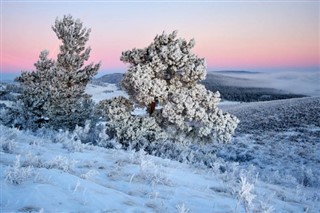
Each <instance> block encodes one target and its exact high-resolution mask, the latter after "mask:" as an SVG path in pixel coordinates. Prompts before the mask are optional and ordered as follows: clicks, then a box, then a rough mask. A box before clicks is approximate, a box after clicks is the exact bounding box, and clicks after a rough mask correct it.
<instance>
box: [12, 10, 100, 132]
mask: <svg viewBox="0 0 320 213" xmlns="http://www.w3.org/2000/svg"><path fill="white" fill-rule="evenodd" d="M52 29H53V31H54V32H55V33H56V35H57V37H58V39H60V40H62V45H61V46H60V52H59V54H58V56H57V60H56V61H55V60H52V59H49V58H48V55H49V52H48V51H47V50H45V51H42V52H41V53H40V56H39V60H38V61H37V62H36V63H35V64H34V65H35V68H36V70H35V71H32V72H22V73H21V76H20V77H18V78H17V81H19V82H20V84H21V85H22V88H23V92H22V95H21V96H20V103H19V104H20V105H21V107H19V108H18V109H19V114H20V116H19V118H20V120H19V121H16V123H20V125H21V126H22V127H24V128H31V129H33V130H35V129H37V128H40V127H51V128H53V129H61V128H62V129H74V128H75V126H76V125H79V126H84V125H85V121H86V120H87V119H89V118H90V116H91V114H92V109H93V102H92V100H91V99H90V96H89V95H88V94H86V93H85V88H86V85H87V83H88V82H89V81H90V80H91V79H92V77H93V76H94V75H95V74H96V73H97V71H98V69H99V67H100V64H96V65H93V64H89V65H86V66H84V63H85V62H86V61H87V60H88V58H89V55H90V50H91V49H90V48H85V44H86V42H87V41H88V39H89V34H90V31H91V30H90V29H86V28H84V27H83V25H82V22H81V21H80V20H75V19H74V18H73V17H72V16H70V15H69V16H64V17H63V19H62V20H59V19H56V22H55V25H54V26H53V27H52Z"/></svg>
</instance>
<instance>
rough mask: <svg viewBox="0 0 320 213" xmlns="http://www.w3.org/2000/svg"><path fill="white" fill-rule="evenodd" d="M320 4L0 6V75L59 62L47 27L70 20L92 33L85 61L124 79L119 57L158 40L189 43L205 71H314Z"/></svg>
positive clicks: (66, 3)
mask: <svg viewBox="0 0 320 213" xmlns="http://www.w3.org/2000/svg"><path fill="white" fill-rule="evenodd" d="M319 2H320V1H307V0H304V1H192V2H190V1H189V2H188V1H181V2H179V1H156V2H151V1H112V2H110V1H109V2H108V1H37V0H36V1H2V2H1V72H2V73H20V72H21V70H33V69H34V66H33V64H34V63H35V62H36V61H37V59H38V56H39V53H40V52H41V51H42V50H44V49H48V50H49V51H50V57H52V58H56V55H57V53H58V51H59V45H60V41H59V40H58V39H57V37H56V35H55V33H54V32H53V31H52V29H51V26H52V25H53V24H54V22H55V19H56V17H59V18H62V17H63V15H64V14H71V15H72V16H73V17H75V18H79V19H81V20H82V21H83V23H84V26H86V27H89V28H91V29H92V32H91V35H90V39H89V41H88V43H87V44H88V46H91V48H92V52H91V57H90V58H89V62H99V61H101V62H102V67H101V69H100V70H101V72H119V71H121V72H124V71H125V70H126V67H127V65H125V64H123V63H122V62H121V61H120V60H119V58H120V56H121V52H122V51H125V50H129V49H132V48H135V47H136V48H144V47H146V46H147V45H149V44H150V43H151V42H152V41H153V38H154V37H155V36H156V35H157V34H161V33H162V32H163V31H165V32H167V33H170V32H172V31H173V30H178V37H183V38H185V39H187V40H189V39H191V38H194V39H195V41H196V46H195V48H194V53H196V54H197V55H198V56H199V57H201V58H205V59H206V62H207V66H208V70H251V71H272V72H274V71H277V70H290V71H291V70H292V71H301V72H302V71H310V70H312V71H314V70H316V71H317V70H319V64H320V62H319V60H320V59H319V49H320V44H319V28H320V26H319V14H320V12H319V8H320V5H319V4H320V3H319Z"/></svg>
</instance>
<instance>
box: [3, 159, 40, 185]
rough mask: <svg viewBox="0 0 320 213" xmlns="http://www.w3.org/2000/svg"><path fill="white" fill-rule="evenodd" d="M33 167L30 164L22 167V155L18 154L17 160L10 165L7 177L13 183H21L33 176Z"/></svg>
mask: <svg viewBox="0 0 320 213" xmlns="http://www.w3.org/2000/svg"><path fill="white" fill-rule="evenodd" d="M33 175H34V174H33V169H32V167H30V166H27V167H22V166H21V163H20V155H18V156H16V161H15V163H14V165H13V166H10V167H9V168H8V169H7V171H6V176H5V179H6V181H8V182H9V183H12V184H17V185H19V184H21V183H22V182H24V181H26V180H27V179H28V178H30V177H32V176H33Z"/></svg>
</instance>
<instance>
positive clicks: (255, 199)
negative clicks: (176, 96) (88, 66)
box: [0, 84, 320, 213]
mask: <svg viewBox="0 0 320 213" xmlns="http://www.w3.org/2000/svg"><path fill="white" fill-rule="evenodd" d="M106 91H107V92H106ZM87 92H88V93H90V94H92V95H93V99H94V101H96V102H98V101H99V100H102V99H104V98H110V97H115V96H117V95H119V94H120V95H125V93H124V92H122V91H120V90H118V89H117V88H116V87H115V86H114V85H111V84H109V85H106V86H102V85H100V86H98V85H89V86H88V88H87ZM319 102H320V98H317V97H314V98H302V99H294V100H283V101H272V102H263V103H248V104H240V103H232V104H227V103H224V104H222V105H221V108H222V109H224V110H226V111H228V112H230V113H234V114H235V115H237V116H238V117H239V118H240V120H241V121H242V122H241V123H240V124H239V129H238V130H237V132H236V135H235V138H234V139H233V141H232V142H231V143H229V144H213V145H212V144H211V145H204V146H203V147H199V149H200V151H199V152H194V159H198V157H199V156H203V159H200V160H199V159H198V160H197V161H196V160H194V161H192V160H190V161H189V162H187V161H185V162H178V161H175V160H172V159H164V158H160V157H155V156H151V155H147V154H146V153H144V152H143V151H139V152H134V151H132V150H128V151H124V150H121V149H106V148H102V147H98V146H92V145H89V144H82V143H81V141H80V140H79V137H78V136H77V132H76V131H75V132H74V133H68V132H60V133H57V132H52V131H49V130H41V131H38V132H29V131H21V130H18V129H13V128H9V127H5V126H0V133H1V148H0V156H1V158H0V165H1V170H0V182H1V201H0V212H1V213H2V212H53V213H59V212H139V213H140V212H161V213H162V212H178V213H187V212H189V213H191V212H200V213H205V212H221V213H226V212H230V213H233V212H315V213H316V212H320V180H319V170H320V142H319V135H320V127H319V126H320V124H319V123H318V121H319V112H320V111H319V110H318V111H317V109H319V106H320V103H319ZM305 112H308V113H305ZM141 113H142V111H141ZM138 114H139V113H138ZM291 115H292V116H291ZM298 119H299V120H298ZM268 120H269V121H270V122H267V121H268ZM286 121H288V122H286ZM283 122H285V124H282V123H283ZM277 123H279V125H276V124H277ZM280 124H281V125H280ZM186 149H187V148H186ZM189 149H190V147H189ZM201 150H202V151H203V150H206V151H207V152H206V153H205V154H203V152H202V151H201ZM210 150H211V151H210ZM200 153H201V154H202V155H200ZM188 159H190V155H189V156H188ZM212 159H213V160H212ZM210 160H211V161H210ZM190 162H192V163H190ZM208 162H209V163H208Z"/></svg>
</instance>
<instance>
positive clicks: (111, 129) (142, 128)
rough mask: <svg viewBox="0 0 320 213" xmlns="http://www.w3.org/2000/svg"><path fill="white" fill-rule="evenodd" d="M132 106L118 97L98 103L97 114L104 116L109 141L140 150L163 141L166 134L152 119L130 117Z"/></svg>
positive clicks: (124, 99)
mask: <svg viewBox="0 0 320 213" xmlns="http://www.w3.org/2000/svg"><path fill="white" fill-rule="evenodd" d="M132 111H133V104H132V103H131V102H130V101H129V100H128V99H126V98H124V97H122V96H120V97H115V98H113V99H110V100H103V101H101V102H99V104H98V105H97V107H96V112H97V114H99V113H101V114H104V117H105V119H106V121H107V123H106V127H107V128H106V133H107V135H108V136H109V139H111V140H112V139H116V140H117V141H118V142H119V143H121V144H122V145H123V146H124V147H125V148H128V147H130V148H131V149H140V148H142V147H145V146H147V145H148V144H149V142H151V141H157V140H165V139H166V134H165V132H163V131H162V129H161V127H160V126H159V125H158V124H157V122H156V120H155V118H153V117H143V116H135V115H131V112H132Z"/></svg>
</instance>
